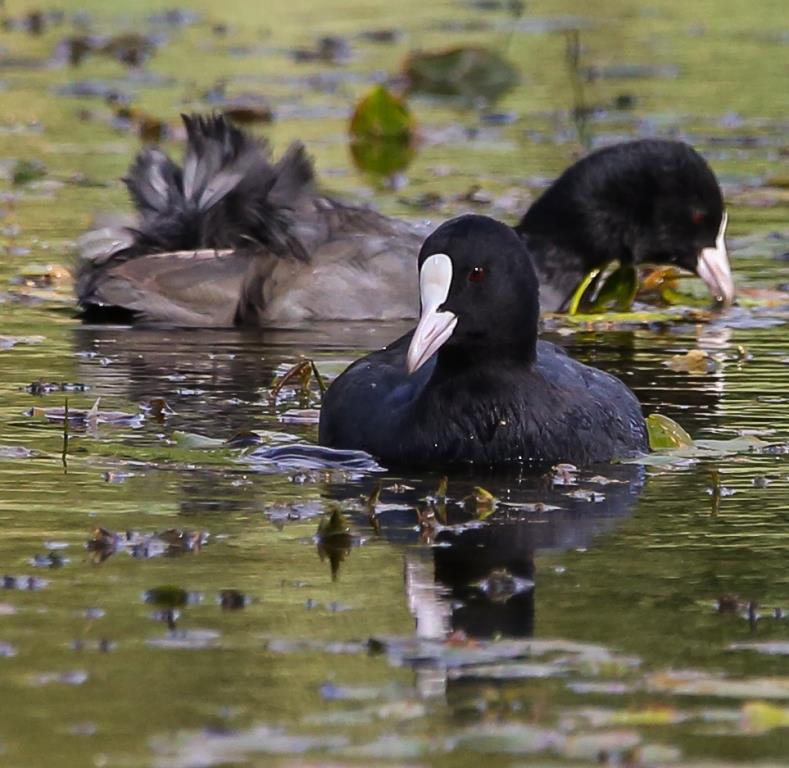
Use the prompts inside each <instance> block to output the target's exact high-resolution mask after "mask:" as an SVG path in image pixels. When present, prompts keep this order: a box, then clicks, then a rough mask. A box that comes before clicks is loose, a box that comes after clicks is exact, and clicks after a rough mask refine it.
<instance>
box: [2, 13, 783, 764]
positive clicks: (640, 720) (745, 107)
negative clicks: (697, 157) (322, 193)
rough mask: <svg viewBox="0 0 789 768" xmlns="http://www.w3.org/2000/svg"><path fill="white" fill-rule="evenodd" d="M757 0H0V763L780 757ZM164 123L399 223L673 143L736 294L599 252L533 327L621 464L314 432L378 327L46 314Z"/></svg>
mask: <svg viewBox="0 0 789 768" xmlns="http://www.w3.org/2000/svg"><path fill="white" fill-rule="evenodd" d="M785 5H786V4H785V3H784V2H781V0H766V2H764V3H763V4H761V6H759V7H755V6H753V5H747V4H742V3H736V2H733V0H732V1H731V2H729V0H726V1H725V2H719V3H715V4H707V5H706V6H704V8H703V9H701V10H703V13H701V12H700V9H699V8H698V7H696V6H691V5H687V4H685V3H682V2H679V1H678V0H654V2H650V3H643V2H637V1H636V0H617V2H614V3H604V4H595V3H588V2H587V3H581V2H576V1H575V0H563V1H562V2H534V3H528V4H523V3H520V2H510V1H509V0H502V1H501V2H496V1H495V0H451V2H447V3H445V4H443V5H438V6H437V5H436V4H425V3H417V2H411V1H410V0H406V2H402V3H395V4H391V3H390V4H386V3H382V2H378V1H377V0H369V2H368V1H367V0H364V1H362V0H353V1H352V2H350V3H347V4H344V5H343V6H342V8H343V11H342V13H341V12H340V11H339V10H337V9H334V8H333V9H332V11H331V13H329V12H327V10H326V7H325V5H324V4H321V3H316V2H315V0H291V2H288V3H282V2H279V0H276V2H273V3H264V4H258V5H256V4H253V3H247V2H243V1H242V0H228V1H227V2H225V3H222V4H216V3H212V2H208V0H191V1H190V2H189V3H187V4H186V5H185V6H183V7H171V6H163V5H162V4H161V3H156V2H153V0H145V1H144V2H135V3H122V2H119V1H118V2H106V0H102V1H101V2H99V0H86V2H83V3H80V8H79V10H76V9H74V8H72V7H70V5H69V4H65V6H67V7H65V8H64V9H63V10H59V9H57V8H55V7H51V8H50V7H48V6H47V4H46V3H39V2H37V3H33V2H27V1H25V0H13V1H12V2H7V3H5V4H4V5H3V6H2V8H0V13H1V14H2V30H0V106H2V109H0V186H2V192H1V193H0V248H1V249H2V250H1V251H0V393H1V394H2V397H0V516H1V517H2V525H3V535H2V536H1V537H0V586H1V587H2V590H0V673H2V674H0V697H2V700H3V701H4V702H6V707H5V709H4V716H3V718H2V722H0V762H3V764H5V763H6V762H7V763H8V764H9V765H44V764H48V763H50V762H51V761H52V758H53V755H57V756H58V757H57V759H58V763H59V764H60V765H63V766H82V765H85V764H94V765H109V766H112V765H155V766H162V767H163V768H165V767H168V768H175V767H176V766H184V767H185V766H190V768H192V767H194V766H219V765H223V764H224V765H227V764H250V765H269V764H276V765H282V766H294V765H307V766H318V765H326V764H331V765H348V766H351V765H370V764H375V765H379V764H380V765H392V766H403V765H409V766H411V765H425V766H426V765H439V766H442V765H446V766H450V765H451V766H460V767H461V768H462V766H466V765H475V764H476V763H478V762H479V760H480V758H481V757H482V758H483V759H485V760H486V761H488V762H490V763H491V765H492V766H514V765H525V764H532V763H533V764H545V763H551V764H562V765H585V764H586V765H592V764H605V765H629V766H653V765H660V766H670V765H677V766H679V765H682V766H694V765H699V766H700V765H704V766H711V767H712V768H723V766H730V765H764V766H767V765H781V764H784V763H785V762H786V743H787V733H789V731H787V728H789V678H788V677H787V673H786V659H787V654H789V620H787V618H786V611H787V610H788V609H789V587H788V586H787V582H786V577H785V571H786V566H785V560H786V545H787V542H786V535H787V534H786V497H787V486H789V463H787V458H786V457H787V455H789V415H788V414H789V412H787V394H786V392H787V388H789V335H787V332H786V322H787V319H788V318H789V292H787V287H788V286H789V278H788V277H787V253H788V252H789V227H788V225H787V210H788V206H789V194H788V193H787V183H786V182H787V178H789V170H788V169H787V162H789V146H788V145H787V135H789V124H787V114H789V102H788V101H787V98H788V97H787V95H786V88H785V71H786V62H787V56H788V55H789V54H788V53H787V51H788V49H787V42H788V41H787V36H786V32H785V29H784V28H785V27H786V26H787V25H788V24H789V19H788V18H787V11H786V7H785ZM62 7H63V6H61V8H62ZM193 110H201V111H204V110H215V111H221V112H224V113H225V114H227V115H229V116H230V117H231V118H232V119H233V120H235V121H236V122H238V123H240V124H244V125H246V126H249V127H250V128H251V129H252V130H254V131H255V132H256V133H258V134H260V135H265V136H266V137H267V138H268V139H269V140H270V142H271V143H272V145H273V146H274V148H275V153H276V154H277V155H279V154H280V153H281V151H282V150H284V148H285V147H286V146H287V145H288V144H289V143H290V142H291V141H292V140H294V139H297V138H298V139H302V140H303V141H304V142H305V144H306V146H307V148H308V151H309V152H310V153H311V154H312V155H313V156H314V158H315V162H316V168H317V172H318V177H319V182H320V184H321V186H322V187H323V188H324V189H326V190H327V191H330V192H332V193H334V194H340V195H344V196H347V197H348V198H350V199H352V200H356V201H365V202H369V203H370V204H372V205H374V206H375V207H377V208H379V209H381V210H383V211H384V212H385V213H387V214H391V215H398V216H403V217H412V218H420V219H430V220H432V221H435V222H438V221H441V220H443V219H445V218H448V217H449V216H452V215H454V214H456V213H459V212H462V211H469V210H473V211H477V212H481V213H487V214H490V215H493V216H496V217H498V218H501V219H504V220H506V221H508V222H513V221H515V220H516V219H517V217H518V216H519V215H520V214H521V213H522V212H523V210H525V208H526V207H527V206H528V203H529V201H531V200H532V199H534V198H535V197H536V195H538V194H539V193H540V192H541V191H542V190H543V189H544V188H545V187H546V186H547V185H548V183H549V182H550V181H551V179H552V178H554V177H555V176H556V175H557V173H559V172H560V171H561V170H562V169H563V168H565V167H566V166H567V165H569V164H570V163H571V162H572V161H573V160H574V159H576V158H577V157H579V156H580V155H581V154H582V153H583V152H585V151H586V150H588V149H589V148H594V147H598V146H602V145H605V144H609V143H612V142H614V141H618V140H622V139H626V138H635V137H641V136H647V135H650V136H651V135H659V136H665V137H675V138H682V139H684V140H686V141H689V142H690V143H692V144H693V145H694V146H695V147H696V148H697V149H698V150H699V151H700V152H701V153H702V154H703V155H704V156H705V157H706V158H707V159H708V161H709V162H710V164H711V165H712V167H713V168H714V170H715V171H716V173H717V175H718V177H719V179H720V181H721V183H722V186H723V189H724V193H725V197H726V200H727V205H728V210H729V221H730V229H729V248H730V251H731V252H732V255H733V265H734V271H735V276H736V279H737V286H738V302H737V305H736V306H735V307H732V308H731V309H728V310H725V311H723V312H721V311H718V310H717V309H716V308H714V307H710V306H709V301H708V298H707V295H706V291H705V290H704V287H703V286H702V285H701V283H700V281H698V280H697V279H695V278H690V277H687V276H686V275H681V274H679V273H678V272H676V271H675V270H673V269H655V270H649V271H642V272H641V274H638V275H636V273H635V272H634V271H632V270H623V269H622V268H621V267H620V268H617V265H609V266H608V267H607V268H606V269H604V270H602V271H601V272H600V273H599V274H594V275H591V274H590V275H589V276H587V280H586V281H585V282H586V284H585V285H581V286H579V289H578V291H577V292H576V296H575V298H574V301H573V310H574V312H573V314H572V315H570V316H559V315H555V316H549V317H546V318H545V319H544V323H543V324H544V327H545V330H546V334H545V335H546V336H548V337H550V338H551V339H552V340H554V341H556V342H558V343H561V344H562V345H564V346H566V347H567V348H568V349H569V350H570V351H571V353H572V354H573V355H574V356H576V357H579V358H581V359H583V360H585V361H588V362H591V363H592V364H594V365H596V366H599V367H602V368H605V369H606V370H610V371H612V372H614V373H616V374H617V375H618V376H620V377H622V378H623V379H624V380H625V382H626V383H627V384H628V385H629V386H630V387H631V388H632V389H633V390H634V391H635V392H636V394H637V395H638V397H639V399H640V400H641V402H642V403H643V405H644V410H645V413H646V414H647V415H648V424H649V427H650V440H651V444H652V448H653V449H654V450H653V453H651V454H650V455H648V456H646V457H642V458H640V459H637V460H635V461H632V462H626V463H621V464H615V465H604V466H596V467H591V468H581V469H579V468H577V467H574V466H572V465H566V464H565V465H559V466H556V467H554V468H553V469H552V470H551V471H550V472H547V473H545V474H542V475H540V476H537V477H529V476H522V475H520V474H519V473H517V472H514V473H512V474H510V475H507V476H501V475H498V476H496V475H490V474H487V473H485V472H482V471H479V470H477V471H473V470H469V471H468V472H456V473H455V474H453V475H450V476H449V477H442V476H441V475H438V474H435V473H429V472H422V473H420V472H411V473H409V474H407V475H395V474H392V473H391V472H388V471H387V470H386V469H385V468H384V467H381V466H380V465H379V464H378V463H376V462H375V461H373V460H372V459H371V458H370V457H369V456H367V455H366V454H361V453H358V452H353V451H344V452H329V451H326V450H325V449H320V448H317V447H316V446H315V438H316V430H317V426H316V425H317V418H318V412H319V408H320V402H321V394H322V392H323V391H324V390H325V387H326V385H327V383H328V382H329V381H331V380H332V379H333V378H334V377H335V376H336V375H338V374H339V373H340V372H341V371H342V370H343V368H344V367H345V366H346V365H347V364H348V363H349V362H350V361H351V360H353V359H356V358H357V357H359V356H360V355H362V354H363V353H365V352H367V351H369V350H372V349H374V348H377V347H380V346H381V345H383V344H385V343H387V342H389V341H391V340H392V339H394V338H396V337H397V336H398V335H399V334H400V333H401V332H403V331H404V330H406V328H405V327H404V326H402V325H401V324H380V325H375V324H353V323H337V324H331V323H321V324H317V325H313V326H308V327H305V328H301V329H291V330H277V329H269V330H265V331H255V332H251V331H230V330H225V331H195V330H190V331H183V330H177V329H171V328H165V329H146V328H138V329H134V330H130V329H126V328H122V327H114V326H108V327H87V326H83V325H81V323H80V321H79V319H78V318H76V317H75V311H74V300H73V286H72V277H71V271H70V270H71V267H72V266H73V256H72V253H73V246H74V242H75V240H76V238H77V237H78V235H79V234H80V233H81V232H82V231H83V230H84V229H86V228H87V227H88V226H89V225H90V224H91V222H92V221H93V219H94V217H95V216H96V215H98V214H111V215H116V214H119V213H120V214H122V213H123V212H125V211H128V210H129V208H128V203H127V201H126V194H125V191H124V189H123V188H122V185H120V184H119V183H118V178H119V177H120V176H121V175H122V174H123V173H124V172H125V171H126V169H127V166H128V163H129V161H130V159H131V157H132V156H133V155H134V153H135V152H136V151H137V150H138V148H139V147H140V145H141V144H143V143H152V144H160V143H161V144H163V145H164V146H165V147H166V148H167V149H168V151H170V150H173V149H176V147H177V144H179V143H182V142H183V139H184V136H183V135H182V132H183V129H182V127H181V126H182V123H181V121H180V118H179V113H181V112H190V111H193Z"/></svg>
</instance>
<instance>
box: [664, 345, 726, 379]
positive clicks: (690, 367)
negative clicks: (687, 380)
mask: <svg viewBox="0 0 789 768" xmlns="http://www.w3.org/2000/svg"><path fill="white" fill-rule="evenodd" d="M663 365H665V366H666V367H668V368H671V370H672V371H679V372H682V373H697V374H700V373H712V372H713V371H714V370H715V369H716V368H717V367H718V366H717V363H716V362H715V360H713V359H712V358H711V357H710V355H709V353H707V352H705V351H704V350H703V349H691V350H690V351H689V352H686V353H685V354H684V355H674V356H673V357H671V358H669V359H668V360H664V361H663Z"/></svg>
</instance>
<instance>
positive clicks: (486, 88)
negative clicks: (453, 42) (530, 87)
mask: <svg viewBox="0 0 789 768" xmlns="http://www.w3.org/2000/svg"><path fill="white" fill-rule="evenodd" d="M403 74H404V75H405V78H406V80H407V81H408V87H409V89H410V90H411V91H413V92H415V93H427V94H431V95H434V96H460V97H462V98H464V99H469V100H474V99H480V98H481V99H484V100H485V101H487V102H494V101H496V100H497V99H499V98H500V97H501V96H503V95H504V94H505V93H507V92H508V91H510V90H512V89H513V88H514V87H515V86H516V85H517V84H518V82H519V81H520V76H519V74H518V71H517V70H516V69H515V67H514V66H513V65H512V64H511V63H510V62H509V61H507V59H505V58H504V57H503V56H501V54H499V53H496V52H495V51H491V50H489V49H488V48H482V47H478V46H468V47H457V48H449V49H447V50H444V51H420V52H414V53H411V54H410V55H409V56H408V58H407V59H406V60H405V63H404V64H403Z"/></svg>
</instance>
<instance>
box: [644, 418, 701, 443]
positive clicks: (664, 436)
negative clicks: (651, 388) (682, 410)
mask: <svg viewBox="0 0 789 768" xmlns="http://www.w3.org/2000/svg"><path fill="white" fill-rule="evenodd" d="M646 422H647V433H648V434H649V447H650V448H651V449H652V450H653V451H661V450H665V449H667V448H685V447H689V446H692V445H693V438H692V437H691V436H690V435H689V434H688V433H687V432H686V431H685V430H684V429H683V428H682V427H681V426H680V425H679V424H677V422H676V421H674V420H673V419H670V418H669V417H668V416H664V415H663V414H662V413H651V414H650V415H649V416H647V419H646Z"/></svg>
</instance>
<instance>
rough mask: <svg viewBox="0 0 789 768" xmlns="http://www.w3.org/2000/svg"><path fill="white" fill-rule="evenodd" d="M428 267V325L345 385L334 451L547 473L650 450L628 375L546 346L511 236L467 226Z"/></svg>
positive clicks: (434, 246) (440, 240)
mask: <svg viewBox="0 0 789 768" xmlns="http://www.w3.org/2000/svg"><path fill="white" fill-rule="evenodd" d="M447 259H448V261H447ZM419 265H420V288H421V297H422V315H421V318H420V322H419V325H418V326H417V328H416V329H415V331H413V332H411V333H409V334H407V335H405V336H403V337H401V338H400V339H398V340H397V341H395V342H394V343H393V344H391V345H390V346H389V347H387V348H386V349H383V350H381V351H378V352H374V353H372V354H370V355H368V356H366V357H364V358H362V359H361V360H358V361H357V362H355V363H353V364H352V365H351V366H350V367H349V368H348V369H347V370H346V371H345V372H344V373H343V374H341V375H340V376H339V377H338V378H337V379H336V380H335V381H334V382H333V383H332V385H331V386H330V387H329V390H328V392H327V394H326V396H325V398H324V402H323V406H322V409H321V420H320V433H319V439H320V442H321V443H322V444H324V445H328V446H332V447H337V448H356V449H361V450H365V451H368V452H369V453H371V454H373V455H374V456H376V457H377V458H379V459H380V460H381V461H382V462H383V463H384V464H387V465H390V466H395V465H416V466H420V467H426V466H445V465H452V464H457V463H465V462H475V463H478V464H480V465H485V466H488V465H494V466H501V465H506V464H512V463H522V464H525V465H528V466H531V467H533V468H540V467H544V466H548V465H551V464H555V463H557V462H563V461H567V462H572V463H574V464H590V463H594V462H604V461H610V460H611V459H614V458H617V457H623V456H629V455H632V454H634V453H638V452H640V451H645V450H646V449H647V439H646V427H645V423H644V419H643V416H642V414H641V407H640V405H639V403H638V401H637V400H636V398H635V396H634V395H633V393H632V392H631V391H630V390H629V389H628V388H627V387H626V386H625V385H624V384H623V383H622V382H621V381H620V380H619V379H617V378H615V377H614V376H611V375H609V374H607V373H604V372H602V371H600V370H597V369H596V368H592V367H590V366H586V365H583V364H581V363H579V362H577V361H575V360H573V359H572V358H570V357H568V356H567V354H565V352H564V351H563V350H562V349H561V348H559V347H557V346H555V345H554V344H550V343H548V342H542V341H538V338H537V322H538V314H539V297H538V283H537V277H536V274H535V272H534V269H533V267H532V265H531V261H530V257H529V254H528V251H527V249H526V247H525V245H524V243H523V240H522V239H521V238H519V237H518V236H517V235H516V234H515V232H514V231H513V230H512V229H511V228H510V227H507V226H506V225H504V224H501V223H499V222H495V221H493V220H492V219H489V218H486V217H482V216H472V215H469V216H463V217H460V218H457V219H453V220H452V221H450V222H447V223H446V224H443V225H442V226H440V227H439V228H438V229H437V230H436V231H435V232H434V233H433V234H431V235H430V236H429V237H428V238H427V240H426V241H425V243H424V245H423V246H422V249H421V252H420V255H419ZM442 285H443V287H444V288H446V293H444V292H443V288H441V286H442ZM437 286H438V287H437ZM409 369H410V370H412V371H413V372H412V373H409Z"/></svg>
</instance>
